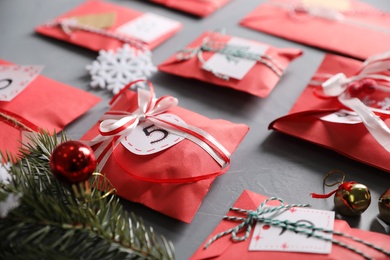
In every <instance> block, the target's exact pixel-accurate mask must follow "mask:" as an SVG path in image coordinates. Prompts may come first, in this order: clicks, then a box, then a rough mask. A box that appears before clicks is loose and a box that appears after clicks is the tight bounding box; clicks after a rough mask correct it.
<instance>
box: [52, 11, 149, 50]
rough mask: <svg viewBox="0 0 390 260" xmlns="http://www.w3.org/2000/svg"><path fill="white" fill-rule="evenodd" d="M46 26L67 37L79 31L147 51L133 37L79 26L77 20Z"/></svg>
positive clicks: (69, 19) (57, 22)
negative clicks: (54, 28) (58, 30)
mask: <svg viewBox="0 0 390 260" xmlns="http://www.w3.org/2000/svg"><path fill="white" fill-rule="evenodd" d="M46 26H49V27H54V26H59V27H60V28H61V29H62V31H63V32H64V33H65V34H66V35H68V36H69V37H73V31H75V30H81V31H85V32H90V33H93V34H98V35H102V36H105V37H108V38H112V39H116V40H119V41H121V42H123V43H128V44H129V45H131V46H133V47H135V48H137V49H139V50H141V51H147V50H148V48H147V45H146V43H145V42H143V41H141V40H140V39H136V38H133V37H130V36H128V35H125V34H122V33H118V32H115V31H108V30H104V29H99V28H96V27H93V26H90V25H85V24H81V23H79V22H78V21H77V19H73V18H65V19H59V20H55V21H50V22H48V23H46Z"/></svg>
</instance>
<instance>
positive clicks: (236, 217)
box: [190, 190, 390, 260]
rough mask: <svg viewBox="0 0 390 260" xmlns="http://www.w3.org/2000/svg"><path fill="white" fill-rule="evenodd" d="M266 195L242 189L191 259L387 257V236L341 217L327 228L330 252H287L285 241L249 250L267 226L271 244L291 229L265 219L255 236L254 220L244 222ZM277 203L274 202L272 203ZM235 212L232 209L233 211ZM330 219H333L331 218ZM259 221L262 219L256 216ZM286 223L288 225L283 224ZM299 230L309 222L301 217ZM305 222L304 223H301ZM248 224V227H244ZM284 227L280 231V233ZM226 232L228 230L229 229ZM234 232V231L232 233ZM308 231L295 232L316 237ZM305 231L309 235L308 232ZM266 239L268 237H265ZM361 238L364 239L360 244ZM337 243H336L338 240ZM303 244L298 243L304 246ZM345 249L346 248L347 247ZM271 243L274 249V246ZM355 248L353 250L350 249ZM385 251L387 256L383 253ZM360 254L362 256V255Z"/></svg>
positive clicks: (389, 245) (389, 241)
mask: <svg viewBox="0 0 390 260" xmlns="http://www.w3.org/2000/svg"><path fill="white" fill-rule="evenodd" d="M269 199H270V198H267V197H266V196H263V195H261V194H257V193H255V192H253V191H249V190H244V191H243V192H242V194H241V196H240V197H239V198H238V199H237V201H236V202H235V203H234V206H233V208H232V211H231V212H229V213H228V214H227V217H225V218H224V219H223V220H222V221H221V222H220V223H219V224H218V226H217V227H216V228H215V229H214V230H213V232H212V233H211V234H210V236H208V238H207V239H206V241H205V242H204V243H202V245H201V246H200V247H199V249H198V250H196V252H195V253H194V254H193V255H192V256H191V258H190V259H191V260H195V259H289V260H291V259H297V260H298V259H321V260H330V259H364V258H366V259H387V258H388V255H389V251H390V237H389V236H387V235H385V234H379V233H375V232H369V231H364V230H359V229H356V228H351V227H349V225H348V223H347V222H345V221H344V220H338V219H336V220H334V228H333V230H331V232H332V233H333V237H332V236H331V238H330V240H329V242H331V243H332V244H333V246H332V248H331V252H330V253H329V254H318V253H313V254H311V253H300V252H291V248H289V244H288V243H286V244H285V246H282V247H281V248H280V249H279V250H280V251H275V250H272V248H268V249H267V250H263V251H253V250H251V251H250V250H249V247H250V244H251V243H252V241H253V239H256V240H257V241H258V243H261V242H262V240H263V241H265V239H266V238H267V234H266V233H267V232H268V231H270V228H271V226H273V227H275V228H279V232H278V233H277V234H276V236H275V237H272V239H273V241H274V242H275V244H276V243H277V242H278V241H281V240H283V237H285V236H287V234H286V233H288V232H291V233H295V232H294V231H289V230H288V229H293V228H294V224H296V223H297V222H296V223H293V222H291V221H290V222H287V221H285V223H286V225H285V226H284V227H286V228H285V229H283V225H280V226H277V227H276V225H273V224H276V223H277V221H276V219H272V218H265V220H264V222H262V223H267V222H266V221H269V224H264V225H263V227H264V229H262V231H263V232H260V233H261V235H259V234H258V233H257V232H256V234H255V229H254V228H253V227H252V225H254V224H255V222H256V221H252V222H251V221H248V219H249V218H251V217H252V218H254V217H255V216H259V217H260V218H261V212H262V209H261V205H262V203H264V202H265V201H266V200H269ZM274 206H277V204H274ZM233 211H235V212H233ZM332 220H333V219H332ZM260 221H262V220H261V219H260ZM287 223H289V224H287ZM299 224H300V225H301V229H300V230H302V231H303V230H305V228H308V229H310V222H305V221H304V220H301V221H300V223H299ZM304 224H306V226H304ZM248 227H249V228H248ZM283 230H284V232H283ZM229 231H230V232H229ZM233 232H235V233H234V234H232V233H233ZM309 232H310V231H308V233H307V234H306V235H304V234H297V235H298V236H299V235H302V236H303V237H304V239H305V240H313V239H314V240H316V239H319V238H318V236H319V232H320V230H318V231H313V234H312V235H310V233H309ZM308 234H309V235H308ZM268 239H270V237H268ZM362 241H364V242H366V244H363V243H362ZM338 242H340V243H338ZM304 246H305V245H302V247H304ZM346 246H347V247H349V248H347V247H346ZM276 247H277V246H275V247H274V248H276ZM374 247H376V248H378V249H380V250H383V252H381V251H379V250H376V249H375V248H374ZM353 250H355V251H353ZM386 253H387V256H386ZM363 255H364V256H363Z"/></svg>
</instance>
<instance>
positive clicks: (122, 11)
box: [36, 0, 181, 51]
mask: <svg viewBox="0 0 390 260" xmlns="http://www.w3.org/2000/svg"><path fill="white" fill-rule="evenodd" d="M110 17H111V18H110ZM180 28H181V23H179V22H177V21H174V20H171V19H168V18H165V17H162V16H159V15H155V14H152V13H142V12H139V11H136V10H133V9H130V8H127V7H123V6H119V5H115V4H111V3H106V2H103V1H96V0H94V1H86V2H85V3H83V4H82V5H80V6H78V7H77V8H75V9H73V10H71V11H70V12H68V13H66V14H64V15H61V16H60V17H58V18H56V19H55V21H53V22H50V23H47V24H44V25H41V26H38V27H37V28H36V32H38V33H40V34H43V35H46V36H50V37H53V38H56V39H59V40H63V41H67V42H70V43H73V44H76V45H80V46H82V47H85V48H88V49H91V50H95V51H99V50H102V49H104V50H109V49H117V48H118V47H120V46H122V44H123V43H128V44H130V45H133V46H135V47H138V48H144V47H147V48H149V49H153V48H155V47H157V46H158V45H160V44H161V43H162V42H164V41H165V40H167V39H168V38H170V37H171V36H172V35H174V34H175V33H176V32H177V31H178V30H180Z"/></svg>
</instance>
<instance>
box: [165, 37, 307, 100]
mask: <svg viewBox="0 0 390 260" xmlns="http://www.w3.org/2000/svg"><path fill="white" fill-rule="evenodd" d="M301 54H302V52H301V50H298V49H278V48H276V47H273V46H270V45H267V44H264V43H260V42H256V41H250V40H246V39H241V38H236V37H232V36H229V35H224V34H221V33H217V32H205V33H203V34H202V35H201V36H200V37H199V38H197V39H196V40H195V41H194V42H192V43H191V44H190V45H188V46H187V47H186V48H185V49H183V50H180V51H178V52H177V53H175V54H174V55H173V56H172V57H170V58H169V59H168V60H166V61H165V62H163V63H162V64H160V65H159V66H158V69H159V70H160V71H163V72H166V73H170V74H173V75H177V76H181V77H186V78H193V79H197V80H201V81H205V82H209V83H212V84H215V85H219V86H223V87H229V88H233V89H236V90H239V91H243V92H247V93H250V94H252V95H255V96H258V97H266V96H268V94H269V93H270V92H271V91H272V89H273V88H274V87H275V86H276V84H277V83H278V82H279V80H280V77H282V75H283V73H284V71H285V69H286V68H287V66H288V64H289V63H290V62H291V61H292V60H294V59H295V58H297V57H299V56H300V55H301Z"/></svg>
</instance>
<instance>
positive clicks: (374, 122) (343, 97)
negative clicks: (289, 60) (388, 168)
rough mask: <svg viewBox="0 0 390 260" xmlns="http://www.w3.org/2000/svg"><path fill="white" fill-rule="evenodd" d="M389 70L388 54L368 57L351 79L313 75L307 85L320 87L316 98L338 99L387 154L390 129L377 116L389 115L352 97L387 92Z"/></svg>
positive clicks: (316, 92) (337, 75)
mask: <svg viewBox="0 0 390 260" xmlns="http://www.w3.org/2000/svg"><path fill="white" fill-rule="evenodd" d="M389 69H390V51H389V52H385V53H381V54H378V55H374V56H371V57H369V58H368V59H367V60H366V61H365V62H364V63H363V65H362V67H361V68H360V69H359V71H358V72H357V73H355V74H354V75H352V76H351V77H346V76H345V74H343V73H338V74H335V75H329V74H316V75H315V76H314V78H313V80H312V81H311V82H310V85H312V86H319V87H317V88H316V89H315V92H314V93H315V94H316V95H317V96H319V97H321V98H337V99H338V101H339V102H340V103H341V104H342V105H344V106H345V107H346V108H349V109H351V110H352V111H354V112H355V113H356V114H357V115H358V116H359V117H360V119H361V120H362V122H363V123H364V125H365V126H366V128H367V130H368V131H369V132H370V133H371V135H372V136H373V137H374V138H375V139H376V141H377V142H378V143H379V144H380V145H382V146H383V148H384V149H386V150H387V151H388V152H390V129H389V128H388V126H387V125H386V124H385V123H384V122H383V120H382V119H380V118H379V117H378V116H380V115H382V116H388V115H390V111H386V110H383V109H377V108H369V107H367V106H366V105H365V104H364V103H363V102H362V101H360V99H358V98H356V97H354V94H355V92H356V91H366V92H367V93H371V92H373V91H378V90H380V91H383V92H390V74H389ZM356 87H358V88H356ZM374 112H375V113H374Z"/></svg>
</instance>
